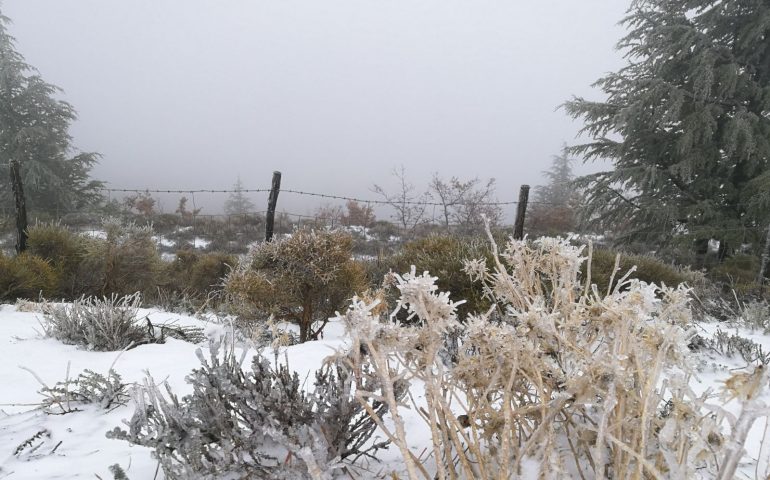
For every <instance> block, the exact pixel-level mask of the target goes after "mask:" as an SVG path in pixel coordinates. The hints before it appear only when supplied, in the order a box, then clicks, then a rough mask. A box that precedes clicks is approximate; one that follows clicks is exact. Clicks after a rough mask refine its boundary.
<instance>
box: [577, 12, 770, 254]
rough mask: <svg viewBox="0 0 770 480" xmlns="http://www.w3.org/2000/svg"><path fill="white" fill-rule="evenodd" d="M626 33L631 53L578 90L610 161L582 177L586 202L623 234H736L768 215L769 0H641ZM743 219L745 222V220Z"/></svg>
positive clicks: (589, 149) (595, 148) (596, 146)
mask: <svg viewBox="0 0 770 480" xmlns="http://www.w3.org/2000/svg"><path fill="white" fill-rule="evenodd" d="M623 23H624V24H625V25H626V27H627V28H628V35H627V36H626V37H625V38H623V39H622V40H621V41H620V43H619V44H618V48H619V49H620V50H622V51H624V52H625V56H626V58H627V60H628V63H627V65H626V66H625V67H623V68H621V69H620V70H619V71H617V72H615V73H610V74H609V75H607V76H606V77H604V78H601V79H600V80H599V81H598V82H597V83H596V86H598V87H599V88H601V89H602V90H603V92H604V93H605V94H606V100H605V101H589V100H586V99H583V98H574V99H573V100H572V101H569V102H567V103H566V109H567V111H568V112H569V114H571V115H572V116H573V117H575V118H582V119H583V120H584V122H585V127H584V133H586V134H588V135H590V137H592V141H590V142H589V143H586V144H583V145H578V146H575V147H573V148H572V149H571V151H572V152H573V153H577V154H583V155H584V156H585V157H586V158H587V159H609V160H611V161H612V162H613V164H614V167H615V168H614V170H611V171H606V172H600V173H597V174H594V175H590V176H587V177H582V178H581V180H582V181H583V183H584V184H585V185H586V186H587V187H588V188H587V194H588V206H589V209H590V210H589V212H588V213H589V214H590V215H592V216H593V218H595V219H599V220H602V221H605V222H608V223H609V224H610V225H614V226H615V227H616V228H617V229H618V230H621V231H622V232H623V233H624V234H625V237H626V238H627V239H631V238H644V237H643V236H646V238H648V239H652V238H654V237H662V238H666V237H670V236H671V235H673V234H674V232H683V231H687V232H689V233H691V234H693V235H695V236H696V238H709V237H715V238H719V239H722V240H727V241H729V240H730V238H731V237H732V238H733V239H735V240H737V239H738V238H736V237H737V236H738V235H740V236H741V237H743V236H744V235H745V234H746V233H752V232H757V233H758V232H759V227H761V226H766V224H767V222H768V221H769V220H770V2H768V1H767V0H731V1H719V0H636V1H634V2H633V4H632V6H631V9H630V10H629V12H628V15H627V17H626V18H625V19H624V20H623ZM744 229H745V230H744Z"/></svg>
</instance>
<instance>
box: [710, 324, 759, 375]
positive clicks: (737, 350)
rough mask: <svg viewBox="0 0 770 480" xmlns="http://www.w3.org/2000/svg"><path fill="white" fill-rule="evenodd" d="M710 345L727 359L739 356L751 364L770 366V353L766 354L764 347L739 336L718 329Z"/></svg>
mask: <svg viewBox="0 0 770 480" xmlns="http://www.w3.org/2000/svg"><path fill="white" fill-rule="evenodd" d="M708 344H709V345H710V346H711V348H713V349H714V350H716V351H717V352H719V353H721V354H722V355H724V356H726V357H731V358H732V357H735V356H738V357H740V358H742V359H743V360H744V361H745V362H746V363H749V364H753V363H756V364H758V365H764V366H767V365H768V364H770V352H765V351H764V349H763V348H762V345H760V344H758V343H756V342H754V341H753V340H751V339H750V338H745V337H741V336H740V335H738V334H734V335H730V334H729V333H727V332H725V331H723V330H720V329H717V331H716V333H715V334H714V337H713V338H712V339H711V340H710V341H709V342H708Z"/></svg>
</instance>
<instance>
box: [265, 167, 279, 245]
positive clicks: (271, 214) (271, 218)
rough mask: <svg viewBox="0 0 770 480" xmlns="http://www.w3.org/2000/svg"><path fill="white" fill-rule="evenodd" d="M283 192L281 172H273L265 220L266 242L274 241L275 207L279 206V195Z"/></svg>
mask: <svg viewBox="0 0 770 480" xmlns="http://www.w3.org/2000/svg"><path fill="white" fill-rule="evenodd" d="M280 191H281V172H279V171H278V170H276V171H275V172H273V183H272V185H271V186H270V196H269V197H267V217H266V218H265V241H266V242H269V241H271V240H272V239H273V225H274V224H275V206H276V205H277V204H278V193H279V192H280Z"/></svg>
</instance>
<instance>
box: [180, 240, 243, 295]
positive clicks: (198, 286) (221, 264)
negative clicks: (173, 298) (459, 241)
mask: <svg viewBox="0 0 770 480" xmlns="http://www.w3.org/2000/svg"><path fill="white" fill-rule="evenodd" d="M237 263H238V260H237V258H236V257H235V256H234V255H228V254H225V253H200V252H197V251H195V250H179V251H177V252H176V258H175V259H174V261H173V262H171V264H169V265H168V266H167V267H166V269H165V271H166V276H167V279H168V280H167V283H166V285H165V288H167V289H169V290H172V291H176V292H185V293H188V294H192V295H199V296H205V295H207V294H209V293H210V292H212V291H215V290H218V289H220V288H221V286H222V283H223V280H224V278H225V276H227V274H228V273H229V272H230V269H231V268H232V267H234V266H235V265H236V264H237Z"/></svg>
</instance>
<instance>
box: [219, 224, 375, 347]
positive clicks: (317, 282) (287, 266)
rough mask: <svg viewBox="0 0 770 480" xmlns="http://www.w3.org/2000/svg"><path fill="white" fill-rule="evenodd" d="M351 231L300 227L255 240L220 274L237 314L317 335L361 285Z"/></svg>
mask: <svg viewBox="0 0 770 480" xmlns="http://www.w3.org/2000/svg"><path fill="white" fill-rule="evenodd" d="M351 247H352V240H351V238H350V235H348V234H346V233H344V232H339V231H315V230H307V229H300V230H297V231H295V232H294V233H293V234H292V235H291V236H290V237H287V238H282V239H276V240H274V241H272V242H265V243H260V244H258V245H256V246H255V247H254V248H253V249H252V250H251V251H250V252H249V254H248V255H247V256H246V257H245V258H244V259H243V260H241V261H240V262H239V264H238V266H237V267H236V268H235V269H233V271H232V272H230V274H229V275H228V276H227V278H226V279H225V291H226V292H227V294H228V295H229V297H230V300H231V302H232V304H233V307H234V309H235V311H236V313H238V314H239V316H240V317H241V319H242V320H244V321H246V322H250V321H262V320H265V319H267V318H268V317H270V316H271V315H273V316H274V317H275V318H276V319H277V320H281V321H287V322H292V323H296V324H297V325H299V330H300V334H299V341H300V342H306V341H308V340H313V339H316V338H317V337H318V336H319V335H320V334H321V333H322V332H323V328H324V326H325V325H326V323H327V321H328V319H329V317H333V316H334V315H335V312H336V311H337V310H339V309H341V308H342V307H343V306H344V305H345V303H346V302H348V301H349V300H350V298H351V297H352V296H353V295H354V294H355V293H356V292H357V291H361V290H364V289H365V288H366V275H365V271H364V268H363V266H361V265H360V264H359V263H358V262H356V261H354V260H353V259H352V258H351V256H352V252H351Z"/></svg>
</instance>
